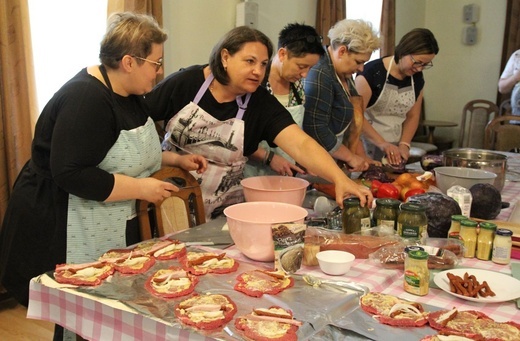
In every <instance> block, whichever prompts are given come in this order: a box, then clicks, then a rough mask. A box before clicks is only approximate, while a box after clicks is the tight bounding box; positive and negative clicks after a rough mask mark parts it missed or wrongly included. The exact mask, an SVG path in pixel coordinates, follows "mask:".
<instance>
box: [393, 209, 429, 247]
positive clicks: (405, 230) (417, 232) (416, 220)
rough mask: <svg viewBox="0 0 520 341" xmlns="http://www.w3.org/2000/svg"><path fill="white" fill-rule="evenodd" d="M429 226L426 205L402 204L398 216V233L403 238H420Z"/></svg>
mask: <svg viewBox="0 0 520 341" xmlns="http://www.w3.org/2000/svg"><path fill="white" fill-rule="evenodd" d="M427 227H428V218H427V217H426V207H425V206H424V205H420V204H416V203H405V204H402V205H401V212H400V213H399V216H398V218H397V234H398V235H399V236H401V237H403V238H410V239H420V238H421V237H422V236H423V235H424V234H425V233H426V229H427Z"/></svg>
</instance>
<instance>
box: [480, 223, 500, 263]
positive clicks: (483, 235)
mask: <svg viewBox="0 0 520 341" xmlns="http://www.w3.org/2000/svg"><path fill="white" fill-rule="evenodd" d="M479 227H480V231H479V233H478V237H477V258H478V259H480V260H490V259H491V254H492V252H493V239H494V238H495V231H496V229H497V225H496V224H493V223H490V222H487V221H483V222H481V223H480V224H479Z"/></svg>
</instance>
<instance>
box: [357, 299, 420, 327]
mask: <svg viewBox="0 0 520 341" xmlns="http://www.w3.org/2000/svg"><path fill="white" fill-rule="evenodd" d="M359 305H360V307H361V309H363V310H364V311H365V312H367V313H369V314H371V315H374V318H376V319H377V320H378V321H379V322H380V323H383V324H388V325H391V326H397V327H420V326H424V325H425V324H426V323H428V313H427V312H424V309H423V307H422V305H421V304H419V303H415V302H409V301H405V300H402V299H400V298H398V297H395V296H393V295H387V294H382V293H378V292H369V293H367V294H365V295H363V296H361V298H360V299H359Z"/></svg>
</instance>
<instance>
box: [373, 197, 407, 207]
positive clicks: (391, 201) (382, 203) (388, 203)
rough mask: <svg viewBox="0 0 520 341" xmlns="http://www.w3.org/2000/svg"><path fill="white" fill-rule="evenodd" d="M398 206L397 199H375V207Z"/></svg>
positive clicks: (399, 203)
mask: <svg viewBox="0 0 520 341" xmlns="http://www.w3.org/2000/svg"><path fill="white" fill-rule="evenodd" d="M399 205H401V202H400V201H399V200H397V199H390V198H385V199H376V206H385V207H392V208H398V207H399Z"/></svg>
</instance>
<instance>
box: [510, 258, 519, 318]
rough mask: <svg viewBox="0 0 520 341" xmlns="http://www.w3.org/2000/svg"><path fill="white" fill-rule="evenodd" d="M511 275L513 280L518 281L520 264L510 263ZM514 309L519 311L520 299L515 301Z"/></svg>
mask: <svg viewBox="0 0 520 341" xmlns="http://www.w3.org/2000/svg"><path fill="white" fill-rule="evenodd" d="M511 275H513V277H514V278H516V279H518V280H520V263H517V262H514V263H511ZM516 307H517V308H518V309H520V298H518V299H517V300H516Z"/></svg>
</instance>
